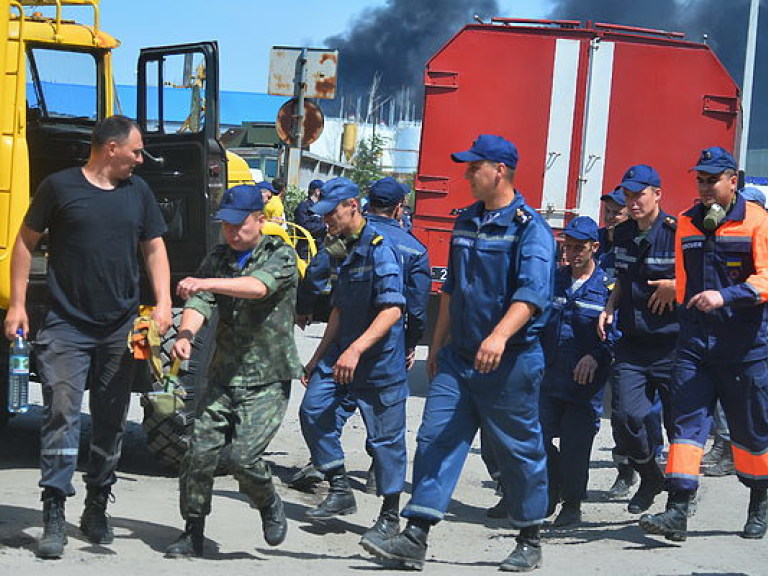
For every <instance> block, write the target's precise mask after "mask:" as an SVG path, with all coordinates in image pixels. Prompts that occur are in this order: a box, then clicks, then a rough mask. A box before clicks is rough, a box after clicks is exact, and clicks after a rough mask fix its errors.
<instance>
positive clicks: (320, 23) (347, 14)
mask: <svg viewBox="0 0 768 576" xmlns="http://www.w3.org/2000/svg"><path fill="white" fill-rule="evenodd" d="M385 3H386V2H385V0H357V1H355V0H325V1H324V0H280V1H278V2H275V1H270V2H266V1H263V0H220V1H218V2H211V1H210V0H205V1H204V0H183V2H182V1H176V0H132V1H130V2H127V1H124V0H102V2H101V27H102V28H103V29H104V30H105V31H107V32H109V33H110V34H112V35H113V36H114V37H116V38H117V39H118V40H120V42H121V43H122V46H121V47H120V48H119V49H118V50H116V51H115V53H114V67H115V78H116V80H117V83H118V84H134V83H135V76H136V59H137V57H138V52H139V49H140V48H143V47H146V46H163V45H167V44H182V43H187V42H195V41H200V40H217V41H218V42H219V50H220V52H219V58H220V67H221V81H220V83H221V88H222V89H223V90H236V91H245V92H265V91H266V87H267V75H268V71H269V50H270V48H271V47H272V46H308V47H322V42H323V40H324V39H325V38H327V37H328V36H332V35H335V34H340V33H343V32H344V31H345V30H347V29H348V28H349V26H350V25H351V23H352V21H353V20H354V19H355V17H356V16H357V15H359V14H360V13H361V12H362V11H363V10H364V9H365V8H369V7H376V6H381V5H383V4H385ZM498 4H499V6H500V7H501V13H500V14H495V15H493V16H508V17H517V18H541V17H543V16H544V15H545V14H546V12H547V8H548V6H549V2H547V1H546V0H498ZM489 16H491V15H489Z"/></svg>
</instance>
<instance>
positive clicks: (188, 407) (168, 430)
mask: <svg viewBox="0 0 768 576" xmlns="http://www.w3.org/2000/svg"><path fill="white" fill-rule="evenodd" d="M180 321H181V309H174V312H173V325H172V327H171V328H170V329H169V330H168V332H167V333H166V334H165V335H164V336H163V341H162V351H161V355H162V359H163V366H164V368H166V369H167V368H168V367H169V366H170V364H171V349H172V348H173V342H174V340H175V339H176V334H177V332H178V328H179V322H180ZM217 322H218V316H217V315H216V314H215V313H214V316H212V317H211V319H210V320H209V321H208V322H206V324H205V325H204V326H203V327H202V328H201V329H200V331H199V332H198V333H197V334H196V335H195V338H194V340H193V341H192V355H191V357H190V359H189V360H188V361H187V362H185V363H184V364H182V368H181V370H180V371H179V380H180V381H181V384H182V386H183V387H184V390H185V391H186V393H187V395H186V397H185V400H184V407H183V408H182V409H180V410H177V411H176V412H175V413H174V414H173V415H172V416H171V417H169V418H162V419H160V418H157V417H156V416H154V415H153V414H152V412H151V410H147V409H146V408H145V411H144V420H143V422H142V426H143V428H144V431H145V433H146V435H147V447H148V448H149V451H150V452H151V453H152V454H153V455H154V456H155V457H156V458H157V459H158V460H159V461H160V462H162V463H163V464H164V465H166V466H168V467H169V468H171V469H172V470H174V471H178V469H179V465H180V464H181V459H182V458H183V457H184V453H185V452H186V451H187V448H188V447H189V439H190V436H191V434H192V426H193V423H194V419H195V408H196V406H197V399H198V398H200V397H201V396H202V394H203V392H204V391H205V387H206V383H207V379H206V376H207V367H208V364H209V362H210V359H211V356H212V354H213V350H214V347H215V342H214V334H215V332H216V324H217ZM221 460H222V462H226V457H225V455H224V453H223V454H222V458H221ZM223 468H226V466H225V465H222V464H220V465H219V470H218V472H221V470H222V469H223Z"/></svg>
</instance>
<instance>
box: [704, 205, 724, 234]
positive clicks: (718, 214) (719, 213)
mask: <svg viewBox="0 0 768 576" xmlns="http://www.w3.org/2000/svg"><path fill="white" fill-rule="evenodd" d="M724 219H725V208H723V207H722V206H720V204H718V203H717V202H715V203H714V204H712V206H710V207H709V208H708V209H707V213H706V214H705V215H704V221H703V222H702V225H703V226H704V228H706V229H707V230H714V229H715V228H717V227H718V226H719V225H720V223H721V222H722V221H723V220H724Z"/></svg>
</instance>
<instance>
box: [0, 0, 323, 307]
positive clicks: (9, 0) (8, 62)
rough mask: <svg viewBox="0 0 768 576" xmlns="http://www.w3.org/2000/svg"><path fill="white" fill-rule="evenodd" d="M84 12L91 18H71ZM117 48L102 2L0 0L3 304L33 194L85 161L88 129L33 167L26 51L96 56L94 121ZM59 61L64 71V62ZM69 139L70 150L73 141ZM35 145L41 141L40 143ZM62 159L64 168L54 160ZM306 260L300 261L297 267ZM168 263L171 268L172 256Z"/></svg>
mask: <svg viewBox="0 0 768 576" xmlns="http://www.w3.org/2000/svg"><path fill="white" fill-rule="evenodd" d="M37 7H45V10H46V13H45V14H44V15H43V14H41V13H39V12H33V10H36V9H37ZM88 13H90V16H91V22H90V23H89V24H83V23H80V22H77V21H75V20H73V19H72V17H73V16H77V17H82V16H83V15H84V14H88ZM118 46H120V42H119V41H118V40H116V39H115V38H113V37H112V36H110V35H109V34H107V33H106V32H104V31H103V30H101V29H100V27H99V0H0V63H3V65H4V69H3V71H2V73H3V78H2V89H1V91H0V309H6V308H7V307H8V303H9V298H10V260H11V251H12V249H13V243H14V241H15V238H16V235H17V232H18V229H19V227H20V225H21V222H22V219H23V217H24V214H25V213H26V211H27V208H28V206H29V200H30V194H31V193H34V190H35V188H36V186H37V184H38V183H39V182H40V181H41V180H42V178H43V177H44V176H46V175H47V173H50V172H52V171H54V169H60V168H63V167H65V166H66V165H70V166H71V165H76V164H77V163H78V162H80V163H82V162H84V161H85V160H86V159H87V144H88V137H89V136H88V131H87V130H85V129H84V128H83V127H82V126H80V127H79V128H78V129H77V130H74V129H73V130H74V131H75V132H77V134H75V135H76V136H77V138H76V140H79V141H78V142H77V143H76V144H77V145H78V147H79V150H78V151H77V152H72V157H71V158H56V157H55V154H56V151H55V150H52V151H47V150H46V151H45V153H46V154H48V156H49V157H48V158H46V159H45V170H39V169H38V168H36V167H35V166H34V165H33V164H34V161H33V160H32V159H34V158H35V152H34V151H30V125H31V124H34V121H35V119H36V115H39V114H40V110H37V109H35V105H34V100H35V95H34V94H29V93H28V90H29V87H30V86H32V90H33V91H34V90H35V89H38V88H37V87H38V84H39V74H38V70H37V67H36V66H33V65H31V64H30V63H31V62H34V61H33V60H31V59H30V55H29V54H30V51H34V50H37V51H40V52H45V53H47V54H51V55H56V56H57V57H61V58H66V57H67V55H69V54H73V55H78V57H82V55H90V56H91V57H92V58H93V62H94V63H95V64H93V63H91V64H92V65H93V72H92V76H91V77H90V79H91V80H93V83H94V84H95V87H96V101H95V102H94V104H93V106H94V110H93V113H92V116H90V117H89V120H90V121H96V120H98V119H101V118H104V117H106V116H109V115H111V114H113V113H114V109H115V104H114V103H115V87H114V82H113V75H112V55H111V51H112V50H113V49H114V48H117V47H118ZM86 60H87V59H86ZM89 62H90V61H89ZM63 67H64V68H65V69H66V65H64V66H63ZM38 96H39V95H38ZM31 101H32V102H33V103H32V104H30V102H31ZM40 106H41V107H43V108H44V106H43V105H42V104H41V105H40ZM59 119H60V120H61V122H62V123H64V125H65V128H66V123H67V122H68V121H71V120H72V119H71V118H67V117H65V116H63V117H61V118H57V120H59ZM57 129H58V128H57ZM78 130H79V132H78ZM33 139H34V138H33ZM67 144H68V146H69V148H73V144H72V143H71V142H68V143H67ZM38 146H40V147H42V145H40V144H39V143H38ZM59 163H60V164H62V166H58V164H59ZM226 164H227V166H226V173H227V180H226V185H227V186H232V185H237V184H253V179H252V176H251V172H250V169H249V168H248V165H247V164H246V162H245V161H244V160H243V159H242V158H240V157H238V156H236V155H235V154H232V153H230V152H227V153H226ZM274 232H275V233H278V232H277V231H274ZM284 232H285V231H284ZM304 232H305V231H304ZM281 235H282V236H285V239H286V241H289V242H291V243H292V244H293V245H294V246H295V241H296V238H297V237H302V238H304V237H305V234H304V233H302V232H301V231H298V232H297V233H288V232H286V233H285V234H281ZM312 247H313V248H314V243H312ZM41 260H44V258H41ZM306 264H307V263H306V262H302V263H301V265H300V266H301V268H302V271H303V269H304V268H305V267H306ZM171 267H172V269H173V267H174V262H173V260H172V261H171ZM33 271H34V268H33Z"/></svg>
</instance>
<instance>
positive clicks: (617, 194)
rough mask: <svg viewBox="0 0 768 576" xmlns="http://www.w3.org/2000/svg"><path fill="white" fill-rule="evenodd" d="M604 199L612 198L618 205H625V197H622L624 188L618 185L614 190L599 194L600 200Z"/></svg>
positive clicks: (603, 200)
mask: <svg viewBox="0 0 768 576" xmlns="http://www.w3.org/2000/svg"><path fill="white" fill-rule="evenodd" d="M606 200H613V201H614V202H616V204H618V205H619V206H626V205H627V199H626V198H624V189H623V188H622V187H621V186H618V187H617V188H616V189H615V190H611V191H610V192H608V193H607V194H603V195H602V196H600V202H605V201H606Z"/></svg>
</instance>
